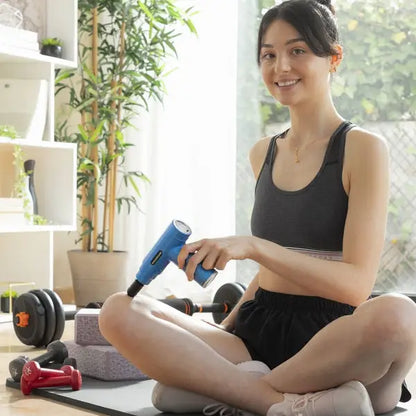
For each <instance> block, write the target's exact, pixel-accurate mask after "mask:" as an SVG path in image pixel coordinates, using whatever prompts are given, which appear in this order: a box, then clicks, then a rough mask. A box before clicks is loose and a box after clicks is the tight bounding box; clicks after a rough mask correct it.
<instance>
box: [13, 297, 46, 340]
mask: <svg viewBox="0 0 416 416" xmlns="http://www.w3.org/2000/svg"><path fill="white" fill-rule="evenodd" d="M18 314H27V315H28V320H27V322H28V325H27V326H18V323H19V322H22V319H19V317H18ZM13 328H14V332H15V333H16V336H17V338H19V340H20V341H21V342H23V344H26V345H38V344H39V343H40V342H41V341H42V339H43V336H44V334H45V328H46V312H45V308H44V307H43V305H42V303H41V302H40V300H39V298H38V297H37V296H36V295H34V294H33V293H23V294H22V295H20V296H19V297H18V298H17V299H16V301H15V302H14V305H13Z"/></svg>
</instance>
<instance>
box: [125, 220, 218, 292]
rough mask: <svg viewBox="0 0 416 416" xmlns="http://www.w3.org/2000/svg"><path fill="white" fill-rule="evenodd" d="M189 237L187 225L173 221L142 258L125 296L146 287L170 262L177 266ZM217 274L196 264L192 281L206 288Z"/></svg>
mask: <svg viewBox="0 0 416 416" xmlns="http://www.w3.org/2000/svg"><path fill="white" fill-rule="evenodd" d="M190 235H191V228H190V227H189V226H188V225H186V224H185V223H184V222H182V221H179V220H173V221H172V222H171V223H170V225H169V226H168V228H166V230H165V232H164V233H163V234H162V236H161V237H160V238H159V240H158V241H157V243H156V244H155V245H154V246H153V248H152V249H151V250H150V252H149V253H148V254H147V256H146V257H145V258H144V260H143V263H142V265H141V266H140V269H139V271H138V272H137V274H136V279H135V281H134V282H133V283H132V284H131V285H130V287H129V288H128V290H127V294H128V295H129V296H131V297H134V296H136V295H137V293H139V291H140V289H141V288H142V287H143V286H144V285H148V284H149V283H150V282H151V281H152V280H153V279H154V278H155V277H156V276H157V275H159V274H160V273H162V272H163V270H164V269H165V268H166V266H167V265H168V264H169V262H170V261H172V262H174V263H175V264H176V265H177V264H178V254H179V252H180V251H181V248H182V247H183V246H184V244H185V242H186V240H187V239H188V237H189V236H190ZM192 256H193V254H190V255H189V256H188V257H187V259H186V260H185V267H186V264H187V263H188V260H189V259H190V257H192ZM217 273H218V272H217V271H216V270H215V269H211V270H206V269H204V268H203V267H202V266H201V264H198V266H197V268H196V270H195V273H194V279H195V281H196V282H197V283H199V284H200V285H201V286H202V287H207V286H208V285H209V284H210V283H211V282H212V281H213V280H214V278H215V276H216V275H217Z"/></svg>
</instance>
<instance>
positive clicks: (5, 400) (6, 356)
mask: <svg viewBox="0 0 416 416" xmlns="http://www.w3.org/2000/svg"><path fill="white" fill-rule="evenodd" d="M73 334H74V321H66V326H65V332H64V335H63V340H64V341H65V340H72V339H73V338H74V335H73ZM42 353H43V350H40V349H35V348H33V347H29V346H27V345H24V344H22V343H21V342H20V341H19V340H18V338H17V337H16V335H15V333H14V331H13V328H12V324H11V323H0V415H1V416H28V415H59V416H81V415H100V413H94V412H89V411H84V410H80V409H79V408H75V407H71V406H68V405H65V404H60V403H58V402H54V401H51V400H48V399H44V398H41V397H37V396H34V395H30V396H23V394H22V393H21V392H20V391H19V390H15V389H11V388H6V386H5V382H6V378H7V377H9V362H10V361H11V360H12V359H14V358H16V357H17V356H19V355H27V356H29V358H33V357H36V356H38V355H40V354H42ZM407 382H408V385H409V387H410V389H411V391H413V392H416V366H415V367H414V368H413V370H412V372H411V373H410V374H409V377H408V378H407ZM410 403H411V409H413V406H414V405H415V410H414V411H413V410H410V408H409V410H408V411H407V412H405V415H407V414H409V416H410V415H412V416H413V415H416V402H415V400H412V401H411V402H410ZM398 412H400V415H402V413H401V412H402V410H398ZM394 414H396V413H394ZM397 414H399V413H397ZM403 416H404V415H403Z"/></svg>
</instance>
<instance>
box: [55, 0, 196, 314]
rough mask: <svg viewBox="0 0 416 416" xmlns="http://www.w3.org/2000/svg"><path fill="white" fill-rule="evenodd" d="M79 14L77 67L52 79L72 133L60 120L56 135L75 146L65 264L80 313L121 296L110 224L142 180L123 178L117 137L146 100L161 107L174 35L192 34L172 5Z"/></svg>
mask: <svg viewBox="0 0 416 416" xmlns="http://www.w3.org/2000/svg"><path fill="white" fill-rule="evenodd" d="M78 9H79V19H78V30H79V45H78V51H79V66H78V68H77V69H76V70H66V71H64V72H61V73H60V74H59V75H58V77H57V80H56V82H57V90H56V93H57V94H59V93H60V92H61V91H62V92H65V93H66V95H65V96H66V97H68V100H67V105H68V107H69V108H70V109H71V110H72V111H75V112H77V113H78V116H79V125H78V129H77V130H76V131H74V130H71V129H70V127H69V125H68V124H67V121H66V120H67V119H68V117H67V116H65V121H64V122H62V123H58V124H57V126H58V128H57V133H56V134H57V140H61V141H62V140H64V141H71V142H76V143H77V144H78V169H77V186H78V199H79V202H80V210H79V223H80V230H79V239H78V240H77V243H79V244H80V245H81V250H72V251H70V252H69V253H68V256H69V261H70V268H71V273H72V279H73V285H74V294H75V302H76V304H77V305H80V306H82V305H85V304H86V303H88V302H90V301H92V300H94V301H101V302H102V301H104V300H105V298H106V297H107V296H108V295H109V294H111V293H114V292H115V291H118V290H124V289H125V284H126V283H125V282H126V281H125V279H126V276H125V275H123V274H124V273H126V267H127V266H124V265H123V264H127V253H125V252H120V251H118V250H116V248H115V247H114V236H115V233H116V231H117V230H116V227H115V216H116V214H117V213H119V212H120V209H121V208H122V207H126V208H127V210H128V212H130V209H131V208H132V207H134V208H138V202H137V201H138V198H139V197H140V191H139V182H140V181H148V178H147V177H146V176H145V174H144V173H143V172H141V171H140V170H135V171H128V170H127V168H126V163H125V162H126V152H127V151H128V149H129V147H130V146H132V145H134V144H133V143H128V142H127V140H126V137H125V135H124V133H125V130H126V128H127V127H132V120H133V117H135V116H137V115H138V114H140V112H142V111H147V110H148V103H149V100H151V99H154V98H156V99H158V100H161V99H162V95H163V93H164V84H163V79H162V77H163V76H164V74H165V66H164V61H165V59H166V58H167V57H168V56H170V55H172V54H173V55H174V54H175V53H176V51H175V47H174V40H175V38H176V37H177V36H178V35H179V34H180V30H181V27H183V25H184V27H185V28H186V29H187V30H190V31H191V32H195V28H194V26H193V24H192V22H191V20H190V16H191V9H187V10H185V11H182V10H180V9H179V8H178V7H177V6H175V5H174V4H173V3H172V1H171V0H159V1H157V2H156V1H154V0H142V1H138V2H131V1H130V0H119V1H117V2H114V1H113V0H102V1H99V2H98V1H97V0H79V2H78ZM133 127H134V126H133ZM119 261H121V263H122V264H120V263H119ZM84 262H85V270H84V269H83V267H84V265H83V263H84ZM80 265H81V266H80ZM96 266H101V270H94V269H93V268H95V267H96ZM105 272H108V274H109V275H108V276H107V274H106V273H105ZM98 281H99V282H100V283H99V284H97V282H98ZM105 283H108V288H107V289H106V288H105V287H104V286H105ZM90 291H92V292H93V293H90Z"/></svg>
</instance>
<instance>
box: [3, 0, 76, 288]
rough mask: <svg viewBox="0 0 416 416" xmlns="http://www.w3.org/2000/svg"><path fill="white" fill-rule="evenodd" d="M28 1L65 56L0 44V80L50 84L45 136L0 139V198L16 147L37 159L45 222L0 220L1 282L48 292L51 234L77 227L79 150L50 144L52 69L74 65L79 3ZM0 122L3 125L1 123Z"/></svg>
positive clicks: (6, 190) (8, 186)
mask: <svg viewBox="0 0 416 416" xmlns="http://www.w3.org/2000/svg"><path fill="white" fill-rule="evenodd" d="M28 2H29V3H31V2H33V5H36V8H35V9H36V10H38V11H39V13H40V14H41V15H42V16H43V19H41V20H42V21H43V22H44V26H43V27H40V28H39V30H38V34H39V33H41V34H42V35H41V36H42V37H48V38H49V37H50V38H54V37H56V38H59V39H61V40H62V43H63V47H62V51H63V58H62V59H58V58H54V57H50V56H46V55H42V54H40V53H39V52H37V51H34V50H29V49H24V48H16V47H10V46H5V45H4V44H0V78H4V79H10V78H13V79H21V80H46V81H47V83H48V97H47V114H46V124H45V128H44V132H43V135H42V133H41V132H39V133H37V134H36V137H30V138H19V139H15V140H12V139H7V138H0V197H1V198H3V197H5V198H9V197H11V195H12V190H13V187H14V183H15V176H16V172H15V167H14V165H13V161H14V156H13V151H14V147H15V145H19V146H21V148H22V150H23V153H24V159H25V160H26V159H34V160H35V169H34V181H35V191H36V197H37V202H38V211H39V215H41V216H42V217H44V218H45V219H46V220H47V224H46V225H15V226H12V225H10V224H7V223H5V221H4V222H3V223H1V221H0V265H1V267H0V281H16V282H25V281H28V280H30V281H34V282H36V286H37V287H39V288H50V289H52V288H53V259H54V254H53V233H54V232H56V231H73V230H75V229H76V202H77V196H76V192H77V186H76V185H77V184H76V182H77V173H76V167H77V166H76V165H77V146H76V144H72V143H56V142H54V125H55V94H54V92H55V86H54V84H55V70H56V68H76V66H77V44H78V39H77V32H78V29H77V18H78V5H77V0H43V3H42V4H39V3H37V2H38V0H28ZM38 37H39V39H38V40H39V41H40V40H41V39H40V36H38ZM0 43H1V42H0ZM1 99H2V97H1V96H0V100H1ZM0 124H5V123H2V122H1V120H0ZM38 135H39V136H42V137H37V136H38ZM33 136H35V134H33ZM4 218H5V217H4Z"/></svg>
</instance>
